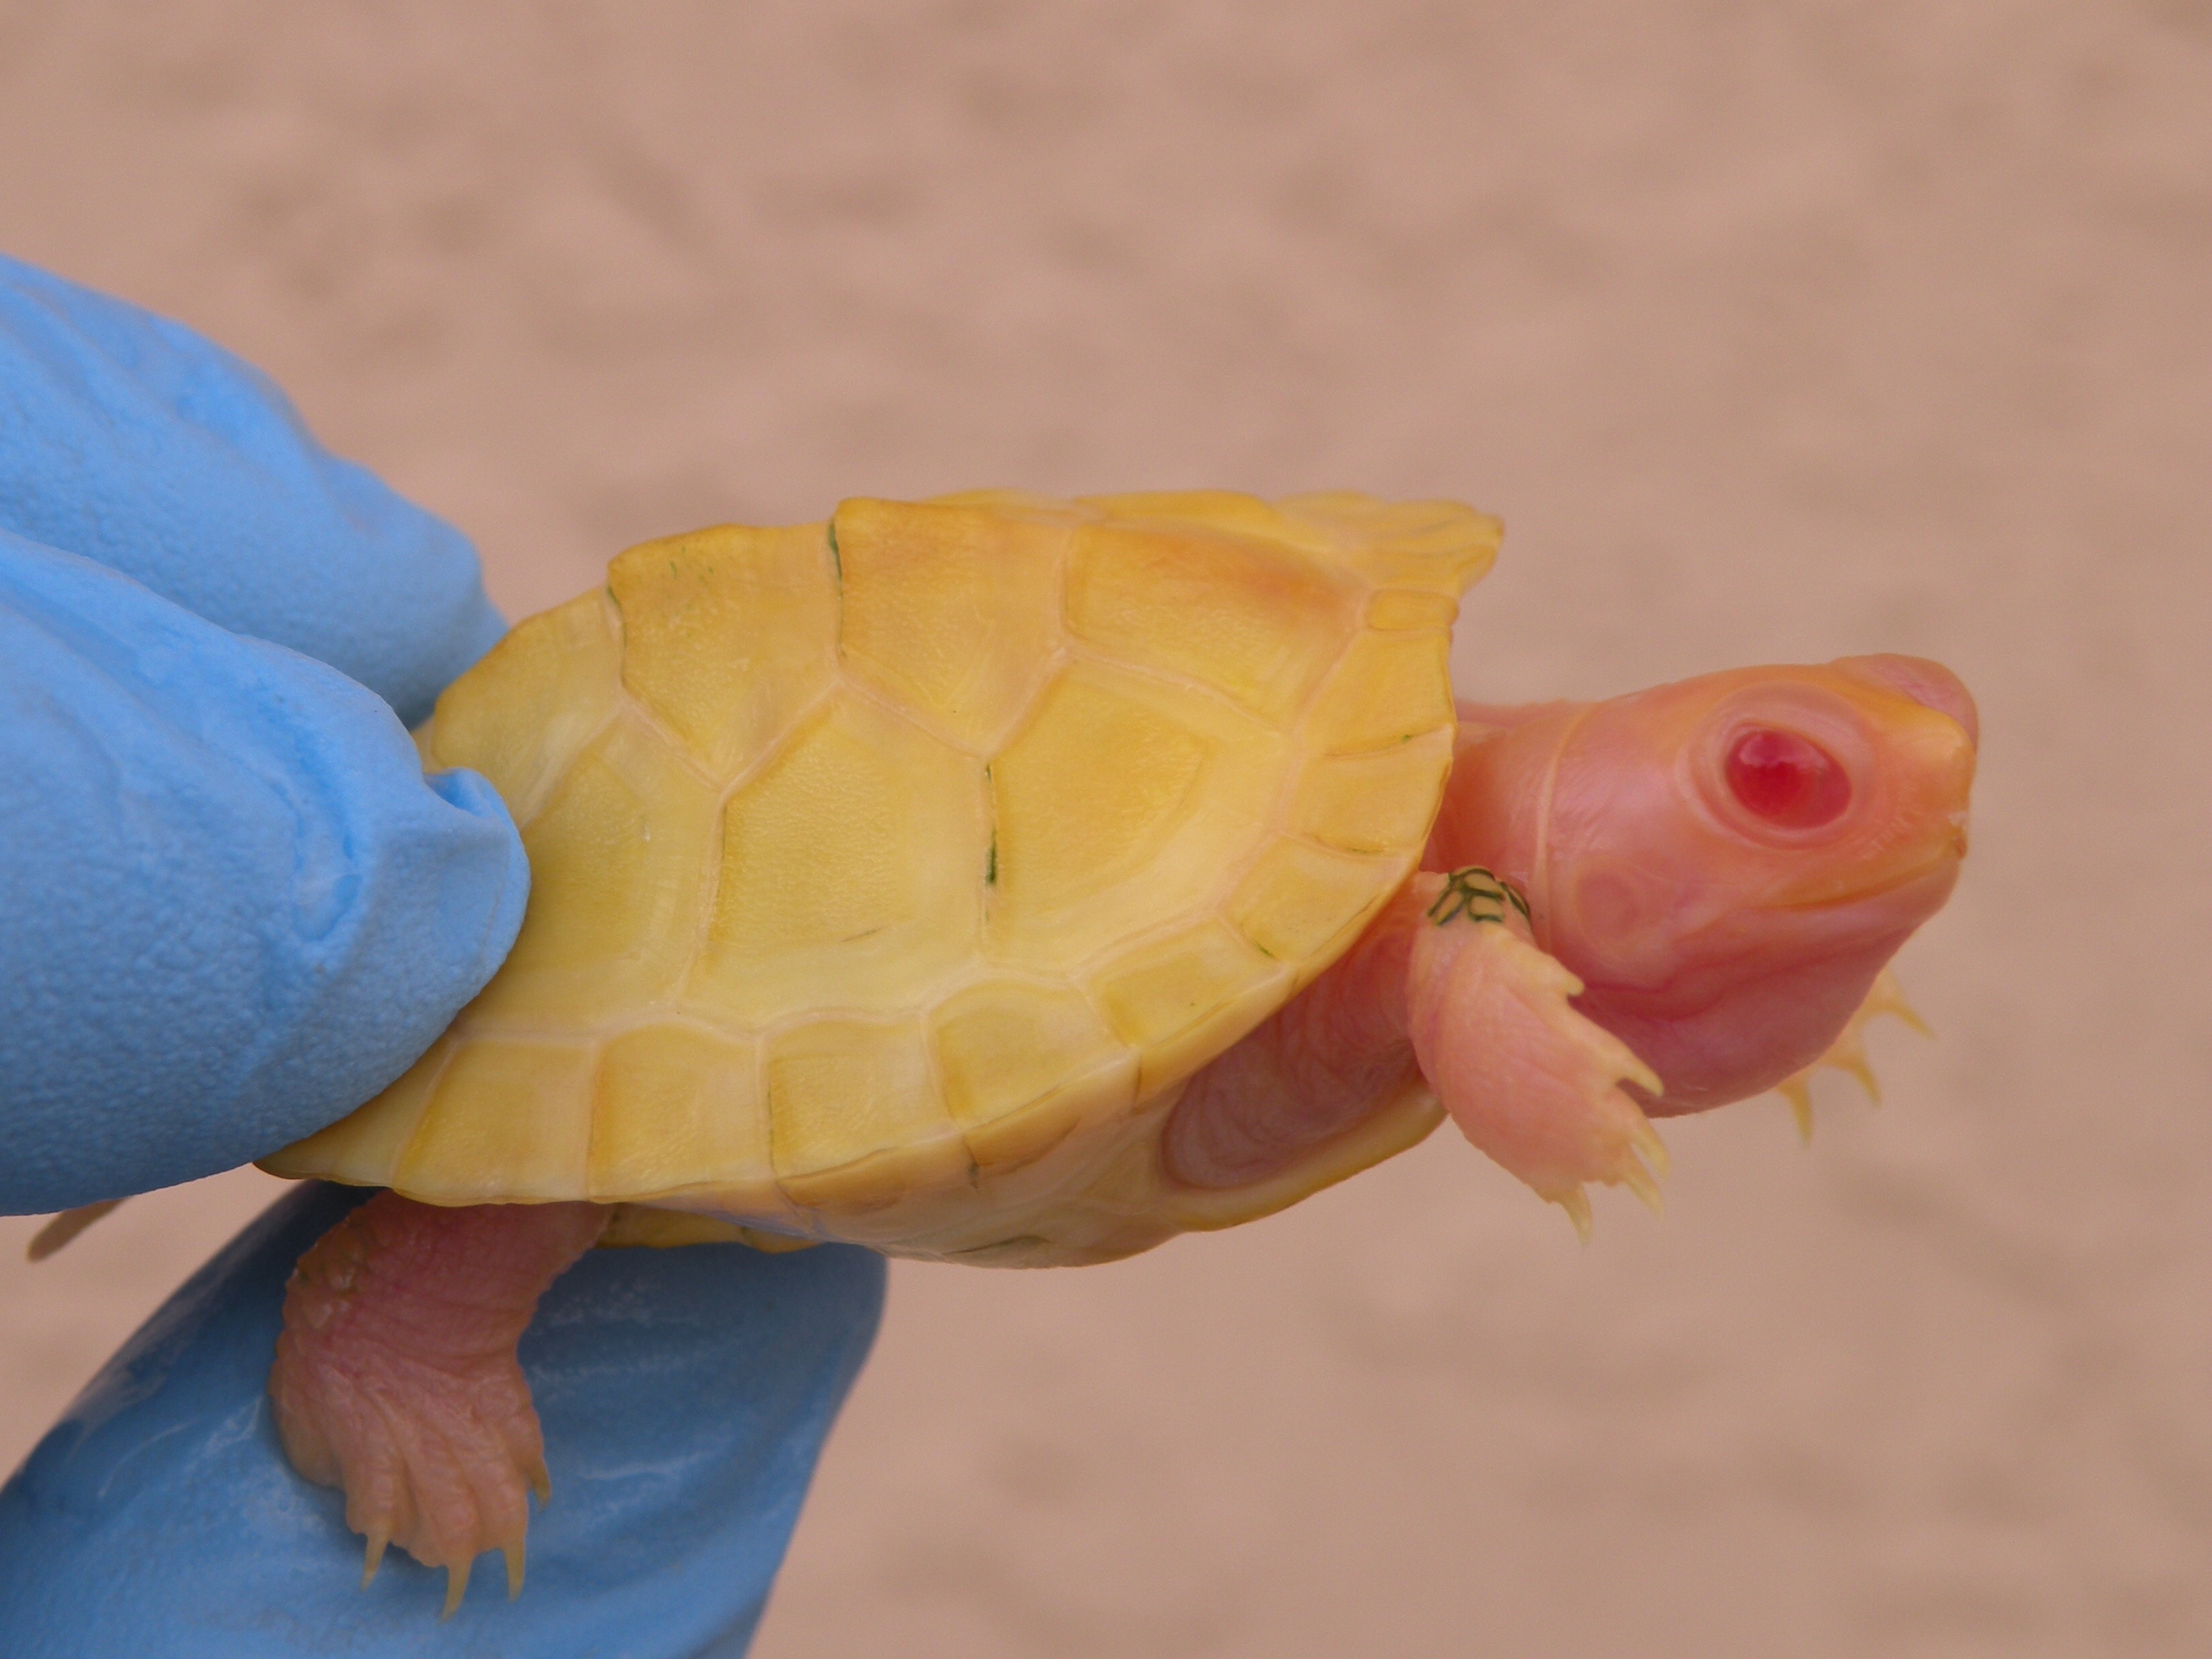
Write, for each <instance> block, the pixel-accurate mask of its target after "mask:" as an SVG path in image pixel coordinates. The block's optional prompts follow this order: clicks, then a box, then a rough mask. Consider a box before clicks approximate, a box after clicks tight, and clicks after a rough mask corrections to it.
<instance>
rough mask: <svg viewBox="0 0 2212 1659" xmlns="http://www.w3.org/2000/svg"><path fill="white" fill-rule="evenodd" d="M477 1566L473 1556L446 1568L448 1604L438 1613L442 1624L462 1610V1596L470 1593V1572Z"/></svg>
mask: <svg viewBox="0 0 2212 1659" xmlns="http://www.w3.org/2000/svg"><path fill="white" fill-rule="evenodd" d="M475 1568H476V1559H475V1558H474V1557H471V1558H470V1559H468V1560H466V1561H462V1562H458V1563H454V1564H452V1565H448V1566H447V1568H446V1605H445V1608H444V1610H443V1611H441V1613H439V1614H438V1622H439V1623H440V1624H441V1625H442V1624H444V1623H445V1622H446V1620H448V1619H450V1618H452V1617H453V1614H454V1613H457V1612H459V1610H460V1605H461V1598H462V1597H463V1596H464V1595H467V1594H468V1593H469V1574H470V1573H471V1571H474V1570H475Z"/></svg>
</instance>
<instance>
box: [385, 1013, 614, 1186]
mask: <svg viewBox="0 0 2212 1659" xmlns="http://www.w3.org/2000/svg"><path fill="white" fill-rule="evenodd" d="M592 1058H593V1056H592V1045H591V1044H589V1043H588V1042H558V1041H551V1040H548V1039H546V1038H544V1037H529V1038H510V1037H495V1036H477V1038H476V1039H475V1040H474V1041H473V1042H466V1043H464V1044H462V1045H461V1046H460V1047H459V1048H458V1049H456V1050H455V1052H454V1054H453V1059H452V1060H450V1061H448V1062H447V1066H446V1067H445V1069H444V1071H443V1072H442V1073H441V1074H440V1076H439V1078H438V1082H437V1086H436V1087H435V1089H434V1090H433V1091H431V1095H430V1100H429V1104H428V1109H426V1110H425V1111H424V1113H423V1115H422V1119H421V1121H419V1122H418V1123H417V1124H416V1127H415V1132H414V1133H412V1134H411V1135H410V1136H409V1137H408V1139H407V1144H406V1146H405V1147H404V1150H402V1152H400V1154H399V1158H398V1165H397V1167H396V1168H395V1169H394V1170H392V1185H393V1186H395V1187H398V1188H403V1189H414V1188H428V1189H429V1190H433V1191H436V1192H438V1193H439V1194H440V1196H439V1198H438V1200H437V1201H438V1202H441V1203H446V1204H488V1203H492V1202H495V1201H498V1202H510V1203H511V1202H514V1201H517V1200H520V1201H523V1202H527V1201H529V1200H533V1199H541V1200H556V1199H565V1198H574V1197H575V1196H576V1195H577V1194H580V1192H582V1191H583V1190H584V1184H585V1166H586V1161H587V1159H588V1158H589V1154H590V1149H591V1139H592ZM457 1171H465V1172H466V1176H465V1179H464V1180H456V1178H455V1176H456V1172H457Z"/></svg>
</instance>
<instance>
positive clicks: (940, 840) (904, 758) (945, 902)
mask: <svg viewBox="0 0 2212 1659" xmlns="http://www.w3.org/2000/svg"><path fill="white" fill-rule="evenodd" d="M989 861H990V826H989V822H988V818H987V805H986V802H985V798H984V784H983V765H982V763H981V761H980V760H977V759H975V757H971V756H968V755H963V754H962V753H961V752H959V751H958V750H955V749H952V748H951V747H950V746H948V745H946V744H944V743H942V742H940V741H939V740H938V739H937V738H933V737H930V736H928V735H927V734H926V733H925V732H921V731H920V730H918V729H917V728H916V727H915V726H910V725H908V724H907V723H906V722H904V721H902V720H897V719H896V718H894V717H893V716H891V715H890V714H885V713H884V712H883V711H882V710H881V709H879V708H876V707H875V706H874V705H873V704H872V703H871V702H868V701H867V700H866V698H863V697H858V696H850V695H846V696H840V697H838V698H837V699H836V701H834V702H832V703H831V704H830V705H829V707H828V708H826V709H824V710H823V713H822V714H821V715H820V716H819V717H818V718H817V719H816V720H814V721H812V722H811V723H810V724H809V725H808V726H806V727H805V729H804V730H802V731H801V732H799V734H798V735H797V736H796V737H794V738H793V740H792V742H791V743H790V744H789V745H788V746H787V748H786V749H785V750H783V752H781V754H779V755H778V756H777V757H775V760H774V761H773V762H772V763H770V764H769V766H768V767H767V768H766V769H764V770H763V771H762V773H761V774H760V775H758V776H757V777H756V778H755V779H754V780H753V781H752V782H751V783H750V785H749V786H748V787H745V788H743V789H740V790H738V792H737V793H734V794H732V796H731V797H730V799H729V802H728V805H726V807H725V808H724V810H723V814H722V848H721V869H720V880H719V883H718V884H717V886H716V889H715V892H714V903H713V907H712V909H711V911H710V913H709V915H708V924H707V933H706V943H705V946H704V948H703V949H702V951H701V953H700V957H699V963H698V966H697V969H696V971H695V972H694V974H693V975H692V978H691V981H690V988H689V991H688V993H687V995H688V996H689V998H690V1000H693V1001H694V1002H698V1003H705V1004H711V1005H714V1006H719V1007H720V1008H722V1009H724V1010H726V1011H727V1012H729V1013H730V1014H732V1015H734V1016H735V1017H737V1018H740V1019H743V1020H745V1021H747V1022H750V1023H753V1024H767V1023H768V1022H769V1021H771V1020H773V1019H775V1018H778V1017H779V1016H781V1015H782V1014H784V1013H786V1012H794V1011H798V1010H803V1009H805V1008H810V1007H848V1008H850V1007H856V1006H857V1007H877V1008H884V1007H893V1006H908V1005H909V1004H910V1003H911V1000H912V998H913V994H914V992H915V987H917V986H920V985H925V984H927V983H928V982H929V981H930V980H931V979H932V978H933V977H935V976H937V975H941V974H943V973H944V972H945V970H946V969H948V968H949V967H951V965H952V964H954V963H958V962H961V961H963V960H966V959H967V958H968V957H970V956H972V955H973V954H974V952H975V947H976V943H977V939H978V934H979V932H980V928H981V905H982V895H983V878H984V874H985V871H986V868H987V865H988V863H989Z"/></svg>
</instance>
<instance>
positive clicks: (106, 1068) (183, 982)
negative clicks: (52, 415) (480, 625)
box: [0, 532, 529, 1212]
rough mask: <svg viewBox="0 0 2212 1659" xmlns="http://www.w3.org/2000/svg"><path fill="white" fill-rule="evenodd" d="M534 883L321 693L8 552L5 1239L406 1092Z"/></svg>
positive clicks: (1, 692)
mask: <svg viewBox="0 0 2212 1659" xmlns="http://www.w3.org/2000/svg"><path fill="white" fill-rule="evenodd" d="M528 890H529V867H528V864H527V861H526V859H525V857H524V854H523V851H522V845H521V842H520V839H519V838H518V837H517V836H516V835H515V832H514V826H513V822H512V821H511V820H510V819H509V818H508V817H507V809H506V807H505V806H504V805H502V804H501V801H500V799H499V798H498V797H497V796H496V795H495V793H493V792H492V790H491V788H490V787H489V785H487V784H486V783H484V781H483V780H482V779H480V778H478V777H477V776H476V775H474V774H472V773H465V772H456V773H449V774H447V775H445V776H444V777H443V778H442V779H441V780H437V781H433V782H431V783H429V784H428V785H426V783H425V781H424V780H423V777H422V771H421V768H420V764H419V762H418V760H417V757H416V751H415V748H414V745H413V744H411V743H410V742H409V741H408V738H407V734H406V733H405V732H404V731H402V730H401V729H400V726H399V724H398V721H397V720H395V719H394V718H393V717H392V711H391V709H389V708H386V706H385V704H384V703H382V702H379V701H378V700H377V698H376V697H374V696H372V695H371V694H370V693H369V692H368V691H367V690H364V689H363V688H362V687H361V686H359V685H356V684H354V683H353V682H352V681H351V680H349V679H347V678H344V677H343V676H342V675H339V674H337V673H336V672H334V671H331V669H329V668H326V667H325V666H323V665H321V664H319V663H317V662H313V661H310V660H309V659H307V658H305V657H302V656H300V655H297V654H295V653H292V652H289V651H286V650H283V649H281V648H279V647H274V646H269V645H264V644H262V643H260V642H259V641H253V640H247V639H243V638H240V636H238V635H234V634H231V633H228V632H226V631H225V630H223V629H220V628H217V627H215V626H214V625H212V624H211V623H206V622H204V621H202V620H201V619H200V618H198V617H195V616H193V615H191V613H189V612H187V611H183V610H181V609H179V607H178V606H176V605H172V604H170V603H169V602H168V601H167V600H166V599H161V598H158V597H157V596H155V594H153V593H151V592H148V591H147V590H146V589H145V588H143V587H142V586H139V585H138V584H137V583H136V582H133V581H131V580H127V579H125V578H124V577H121V576H118V575H117V574H114V573H113V572H112V571H110V570H107V569H106V568H103V567H101V566H100V565H97V564H94V563H93V562H91V561H89V560H87V559H82V558H78V557H76V556H73V555H70V554H67V553H61V552H57V551H55V550H52V549H50V548H43V547H40V546H38V545H37V544H33V543H29V542H25V541H22V540H21V539H20V538H16V537H14V536H10V535H8V534H7V533H6V532H0V915H4V916H5V917H6V919H7V921H6V931H5V933H3V934H0V1134H4V1135H5V1137H6V1139H7V1146H8V1151H7V1156H6V1157H5V1158H0V1212H41V1211H47V1210H57V1209H62V1208H65V1207H67V1206H72V1205H76V1204H82V1203H87V1202H89V1201H91V1200H95V1199H100V1198H106V1197H112V1196H116V1195H118V1194H124V1193H131V1192H141V1191H144V1190H146V1189H147V1188H153V1187H164V1186H167V1185H170V1184H171V1183H173V1182H179V1181H185V1180H190V1179H191V1178H193V1177H195V1176H203V1175H208V1174H210V1173H212V1172H214V1171H215V1170H224V1169H229V1168H231V1167H233V1166H234V1165H236V1164H240V1163H243V1162H245V1161H246V1159H248V1158H255V1157H258V1156H261V1155H263V1154H265V1153H267V1152H272V1151H274V1150H275V1149H276V1148H277V1147H279V1146H283V1145H285V1144H287V1143H288V1142H289V1141H291V1140H294V1139H298V1138H299V1137H300V1136H301V1135H304V1134H307V1133H312V1132H313V1131H314V1130H316V1129H318V1128H319V1127H322V1126H323V1125H324V1124H325V1123H328V1122H330V1121H332V1120H334V1119H335V1118H337V1117H338V1116H339V1115H342V1114H343V1113H344V1112H346V1111H348V1110H349V1109H351V1108H353V1107H354V1106H356V1105H357V1104H359V1103H361V1102H362V1101H363V1100H366V1099H368V1097H370V1096H371V1095H373V1094H374V1093H375V1092H376V1091H378V1090H379V1089H380V1088H382V1087H383V1086H384V1085H385V1084H386V1083H388V1082H389V1081H391V1079H393V1078H394V1077H396V1076H398V1074H399V1073H400V1072H402V1071H404V1069H405V1068H406V1067H407V1066H409V1065H410V1063H411V1062H412V1061H413V1060H414V1059H415V1057H416V1055H417V1054H420V1053H421V1052H422V1050H423V1049H424V1048H428V1046H429V1044H430V1043H431V1042H432V1041H433V1040H434V1039H435V1037H436V1036H437V1035H438V1033H439V1032H440V1031H441V1030H443V1029H444V1028H445V1026H446V1025H447V1023H448V1022H449V1021H450V1020H451V1019H452V1018H453V1015H454V1013H455V1012H458V1011H459V1008H460V1006H461V1005H462V1004H463V1003H465V1002H466V1001H467V1000H468V999H469V998H470V997H471V996H473V995H474V994H476V992H477V989H478V988H479V987H481V986H482V985H483V982H484V981H485V980H486V979H488V978H489V977H490V975H491V974H492V972H493V970H494V969H496V968H497V967H498V965H499V963H500V962H501V959H502V958H503V957H505V956H506V954H507V947H508V946H509V945H511V944H513V939H514V935H515V933H516V930H517V929H518V928H519V927H520V926H521V921H522V912H523V906H524V902H525V899H526V896H527V893H528Z"/></svg>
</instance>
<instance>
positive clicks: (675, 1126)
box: [587, 1024, 775, 1200]
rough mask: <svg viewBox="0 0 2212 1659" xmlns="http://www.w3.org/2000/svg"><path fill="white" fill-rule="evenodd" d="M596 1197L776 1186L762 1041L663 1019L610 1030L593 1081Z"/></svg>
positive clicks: (760, 1192)
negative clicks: (762, 1077)
mask: <svg viewBox="0 0 2212 1659" xmlns="http://www.w3.org/2000/svg"><path fill="white" fill-rule="evenodd" d="M594 1089H595V1103H594V1109H593V1113H592V1139H591V1160H590V1175H589V1180H588V1183H587V1192H588V1195H589V1196H591V1197H592V1198H617V1197H622V1198H627V1197H635V1196H638V1195H641V1194H657V1193H675V1192H680V1191H683V1190H684V1189H685V1188H701V1187H712V1188H720V1189H722V1190H724V1191H726V1192H729V1193H731V1194H732V1195H734V1194H738V1193H739V1192H743V1191H745V1190H746V1189H752V1190H751V1192H750V1196H751V1197H753V1198H754V1199H756V1200H759V1199H762V1198H765V1197H768V1196H769V1195H770V1194H773V1192H774V1189H775V1170H774V1167H773V1166H772V1164H770V1162H769V1136H768V1106H767V1103H766V1101H765V1100H764V1099H763V1097H762V1093H761V1084H760V1059H759V1049H758V1045H757V1044H756V1043H754V1042H750V1041H745V1040H739V1039H734V1038H731V1037H728V1036H721V1035H720V1034H718V1033H714V1032H710V1031H705V1030H700V1029H698V1028H697V1027H696V1026H691V1025H684V1024H650V1025H643V1026H639V1027H636V1028H635V1029H633V1030H628V1031H624V1032H623V1033H621V1034H620V1035H618V1036H614V1037H611V1038H610V1039H609V1040H608V1041H607V1042H606V1043H605V1046H604V1047H603V1048H601V1049H600V1051H599V1075H598V1077H597V1078H596V1079H594Z"/></svg>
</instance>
